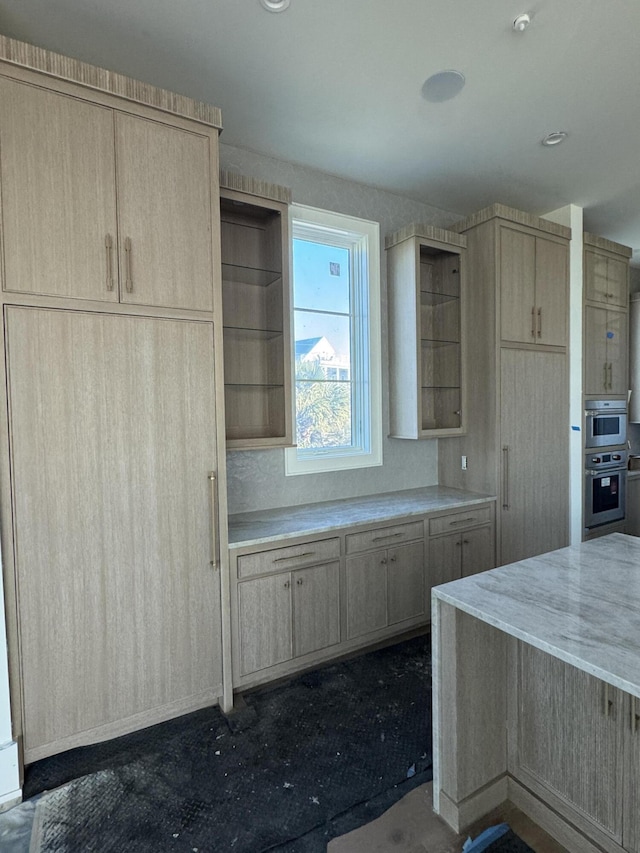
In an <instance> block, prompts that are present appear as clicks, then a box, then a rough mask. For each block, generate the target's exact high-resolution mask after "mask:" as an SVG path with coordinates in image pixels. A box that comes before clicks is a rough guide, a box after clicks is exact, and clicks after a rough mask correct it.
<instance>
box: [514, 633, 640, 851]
mask: <svg viewBox="0 0 640 853" xmlns="http://www.w3.org/2000/svg"><path fill="white" fill-rule="evenodd" d="M519 649H520V671H519V678H518V691H519V697H518V765H519V770H524V771H525V773H527V774H529V775H530V776H531V777H533V779H534V780H535V781H536V782H537V783H539V784H541V785H542V786H544V787H545V788H546V789H547V790H549V791H551V792H552V793H553V794H555V795H556V796H558V797H559V798H560V799H561V800H562V801H564V802H566V803H568V804H570V805H571V806H573V807H574V808H576V809H578V811H579V813H581V814H582V815H583V816H584V817H586V818H587V819H588V820H590V821H593V822H595V823H596V824H597V825H598V827H599V828H600V829H604V830H605V831H606V832H608V833H609V834H610V835H611V837H612V838H613V839H614V840H615V841H617V842H618V843H619V844H620V843H622V801H623V790H622V779H623V774H622V761H621V759H622V753H621V746H622V733H623V729H622V725H621V724H622V720H621V717H622V705H623V703H622V697H621V696H620V694H619V693H618V691H616V690H615V689H614V688H610V690H609V693H606V691H605V686H604V685H603V683H602V682H600V681H598V680H597V679H596V678H594V677H593V676H591V675H588V674H587V673H585V672H582V671H580V670H578V669H576V668H575V667H572V666H569V665H568V664H565V663H564V662H563V661H560V660H558V659H557V658H553V657H551V656H550V655H546V654H545V653H544V652H541V651H538V650H537V649H534V648H532V647H531V646H528V645H525V644H520V646H519ZM608 699H610V700H611V701H612V703H613V704H612V705H611V706H609V704H608V701H607V700H608ZM605 706H606V711H605ZM625 722H626V721H625Z"/></svg>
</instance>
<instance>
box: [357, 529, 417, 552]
mask: <svg viewBox="0 0 640 853" xmlns="http://www.w3.org/2000/svg"><path fill="white" fill-rule="evenodd" d="M423 536H424V526H423V524H422V521H413V522H411V523H410V524H395V525H394V526H393V527H377V528H375V529H374V530H365V531H364V532H363V533H350V534H349V535H348V536H347V537H346V543H347V554H355V553H357V552H358V551H369V550H371V549H372V548H390V547H391V546H392V545H399V544H400V543H401V542H408V541H409V540H410V539H422V537H423Z"/></svg>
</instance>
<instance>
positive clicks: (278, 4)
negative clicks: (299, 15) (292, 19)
mask: <svg viewBox="0 0 640 853" xmlns="http://www.w3.org/2000/svg"><path fill="white" fill-rule="evenodd" d="M290 2H291V0H260V5H261V6H263V7H264V8H265V9H266V10H267V11H268V12H284V10H285V9H288V8H289V3H290Z"/></svg>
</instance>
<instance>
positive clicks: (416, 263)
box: [386, 225, 466, 438]
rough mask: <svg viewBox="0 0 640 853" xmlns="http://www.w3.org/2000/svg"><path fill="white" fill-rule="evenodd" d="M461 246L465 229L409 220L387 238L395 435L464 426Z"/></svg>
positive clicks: (414, 435) (457, 429)
mask: <svg viewBox="0 0 640 853" xmlns="http://www.w3.org/2000/svg"><path fill="white" fill-rule="evenodd" d="M465 245H466V240H465V238H464V237H463V236H461V235H459V234H454V233H452V232H449V231H445V230H443V229H441V228H435V227H434V226H431V225H410V226H407V228H405V229H403V230H402V231H398V232H396V233H394V234H391V235H389V236H388V237H387V239H386V248H387V253H388V260H389V306H390V365H391V377H392V382H391V389H390V394H391V435H392V436H393V437H396V438H431V437H435V436H444V435H456V434H460V433H461V432H462V431H463V410H464V381H463V354H462V349H463V340H462V336H461V329H462V312H463V304H462V301H463V255H464V251H465Z"/></svg>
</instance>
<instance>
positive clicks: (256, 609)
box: [238, 572, 293, 675]
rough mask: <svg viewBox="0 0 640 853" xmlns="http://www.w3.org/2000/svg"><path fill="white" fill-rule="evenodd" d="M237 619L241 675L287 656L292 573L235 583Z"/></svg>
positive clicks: (280, 660) (288, 655)
mask: <svg viewBox="0 0 640 853" xmlns="http://www.w3.org/2000/svg"><path fill="white" fill-rule="evenodd" d="M238 621H239V634H240V674H241V675H248V674H249V673H250V672H257V671H258V670H259V669H265V668H266V667H269V666H274V665H275V664H277V663H282V662H283V661H286V660H290V659H291V657H292V656H293V649H292V645H291V642H292V640H291V637H292V634H291V575H290V574H289V573H288V572H285V573H282V574H279V575H272V576H270V577H267V578H256V580H252V581H243V582H242V583H241V584H238Z"/></svg>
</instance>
